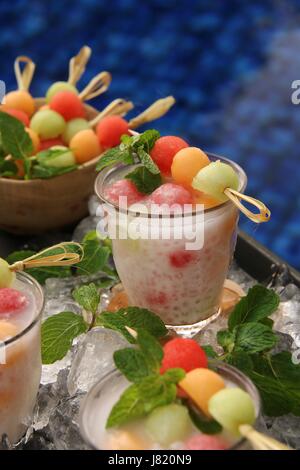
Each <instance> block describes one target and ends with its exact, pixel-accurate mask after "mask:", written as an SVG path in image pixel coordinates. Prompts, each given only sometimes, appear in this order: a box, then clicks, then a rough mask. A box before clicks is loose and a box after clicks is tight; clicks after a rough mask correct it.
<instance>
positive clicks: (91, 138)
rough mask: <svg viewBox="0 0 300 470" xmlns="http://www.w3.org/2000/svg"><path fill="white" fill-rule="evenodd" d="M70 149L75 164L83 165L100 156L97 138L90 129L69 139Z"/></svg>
mask: <svg viewBox="0 0 300 470" xmlns="http://www.w3.org/2000/svg"><path fill="white" fill-rule="evenodd" d="M69 147H70V149H71V150H72V152H73V153H74V156H75V158H76V162H77V163H85V162H88V161H89V160H92V159H93V158H95V157H98V156H99V155H100V154H101V147H100V144H99V141H98V137H97V136H96V134H95V132H94V131H93V130H92V129H84V130H82V131H80V132H78V133H77V134H75V135H74V137H73V138H72V139H71V141H70V144H69Z"/></svg>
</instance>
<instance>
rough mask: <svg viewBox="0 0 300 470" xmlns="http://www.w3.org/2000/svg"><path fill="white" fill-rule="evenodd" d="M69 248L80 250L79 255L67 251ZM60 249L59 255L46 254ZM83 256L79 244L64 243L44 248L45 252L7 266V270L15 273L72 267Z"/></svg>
mask: <svg viewBox="0 0 300 470" xmlns="http://www.w3.org/2000/svg"><path fill="white" fill-rule="evenodd" d="M70 246H74V247H76V248H79V249H80V254H79V253H73V252H72V251H68V250H69V249H70ZM59 248H61V249H62V252H61V253H57V254H48V255H47V253H49V252H50V253H51V251H52V250H55V249H59ZM83 255H84V250H83V247H82V245H80V243H76V242H65V243H59V244H57V245H54V246H51V247H50V248H46V249H45V250H43V251H41V252H40V253H37V254H35V255H33V256H30V257H29V258H26V259H24V260H22V261H17V262H16V263H14V264H12V265H11V266H9V269H10V270H11V271H13V272H15V271H24V269H28V268H39V267H45V266H72V265H73V264H76V263H79V262H80V261H81V260H82V258H83Z"/></svg>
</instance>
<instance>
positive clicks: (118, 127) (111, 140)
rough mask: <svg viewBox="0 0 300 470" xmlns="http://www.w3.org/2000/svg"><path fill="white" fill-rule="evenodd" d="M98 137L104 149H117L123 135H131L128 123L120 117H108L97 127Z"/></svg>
mask: <svg viewBox="0 0 300 470" xmlns="http://www.w3.org/2000/svg"><path fill="white" fill-rule="evenodd" d="M96 132H97V136H98V139H99V143H100V145H101V147H102V148H104V149H109V148H112V147H116V146H117V145H119V144H120V142H121V136H122V135H123V134H129V126H128V122H127V121H126V120H125V119H123V118H121V117H120V116H106V117H105V118H103V119H101V121H100V122H99V123H98V126H97V130H96Z"/></svg>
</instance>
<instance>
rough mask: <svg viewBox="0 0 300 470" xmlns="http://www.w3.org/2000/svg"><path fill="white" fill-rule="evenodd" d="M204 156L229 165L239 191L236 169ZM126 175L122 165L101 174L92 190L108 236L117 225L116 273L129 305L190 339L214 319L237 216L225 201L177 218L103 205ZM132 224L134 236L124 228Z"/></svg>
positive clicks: (242, 185)
mask: <svg viewBox="0 0 300 470" xmlns="http://www.w3.org/2000/svg"><path fill="white" fill-rule="evenodd" d="M208 156H209V158H210V160H211V161H216V160H221V161H224V162H225V163H227V164H230V165H231V167H232V168H233V169H234V171H235V172H236V174H237V175H238V178H239V188H238V190H239V191H240V192H243V191H244V190H245V187H246V183H247V177H246V174H245V173H244V171H243V170H242V168H241V167H240V166H239V165H237V164H236V163H234V162H232V161H230V160H227V159H225V158H222V157H219V156H216V155H211V154H208ZM131 170H132V167H124V166H117V167H114V168H113V169H109V170H104V171H102V172H101V173H100V174H99V176H98V178H97V180H96V185H95V191H96V194H97V195H98V197H99V198H100V200H101V202H102V207H103V214H104V215H105V216H106V219H107V221H108V225H110V229H109V230H108V233H109V235H110V236H111V232H112V230H111V228H112V226H113V225H115V226H117V227H116V230H115V231H114V235H113V236H111V238H112V246H113V257H114V261H115V265H116V268H117V271H118V274H119V276H120V279H121V282H122V284H123V286H124V289H125V291H126V294H127V295H128V299H129V303H130V305H134V306H138V307H142V308H147V309H149V310H151V311H153V312H155V313H157V314H158V315H159V316H160V317H161V318H162V320H163V321H164V323H165V324H166V325H167V326H168V327H169V328H170V329H173V330H175V331H176V333H177V334H179V335H182V336H186V337H192V336H194V335H195V334H196V333H197V332H199V331H200V330H201V329H202V328H204V327H205V326H206V325H207V324H208V323H210V322H211V321H213V320H214V319H215V318H216V317H217V316H218V314H219V311H220V309H219V306H220V300H221V295H222V289H223V285H224V281H225V278H226V275H227V272H228V268H229V264H230V262H231V259H232V257H233V252H234V248H235V243H236V237H237V223H238V217H239V211H238V209H237V208H236V206H235V205H234V204H233V203H232V202H231V201H230V200H228V201H226V202H224V203H221V204H219V205H218V206H216V207H211V208H207V209H203V206H202V205H201V206H197V208H196V210H194V209H193V208H191V209H190V213H186V212H183V213H180V214H179V213H177V212H175V213H171V214H168V215H165V214H164V213H163V214H161V213H160V214H157V213H153V212H151V211H150V212H149V211H148V212H143V211H141V210H138V208H137V209H136V208H135V207H136V206H138V205H134V206H129V208H127V209H126V210H124V208H123V207H122V206H115V205H114V204H112V203H111V202H109V200H107V198H106V197H105V189H106V188H107V187H108V186H109V185H110V184H112V183H114V182H116V181H118V180H120V179H122V178H124V177H125V176H126V173H128V172H129V171H131ZM198 207H200V209H199V210H198ZM125 216H126V217H125ZM124 217H125V219H124ZM112 220H113V222H112ZM137 223H138V225H139V237H137V236H136V235H135V234H132V233H131V231H130V230H129V228H128V227H129V226H130V225H131V226H134V225H136V224H137ZM165 228H166V229H167V230H166V231H165V232H163V230H164V229H165ZM124 232H125V236H124ZM166 233H167V236H166ZM153 234H154V236H153ZM193 237H194V239H193Z"/></svg>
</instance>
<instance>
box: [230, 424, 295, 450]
mask: <svg viewBox="0 0 300 470" xmlns="http://www.w3.org/2000/svg"><path fill="white" fill-rule="evenodd" d="M239 431H240V434H241V435H242V436H243V437H245V438H246V439H247V440H248V441H249V442H250V444H251V446H252V447H253V449H255V450H294V449H291V447H288V446H287V445H285V444H282V443H281V442H279V441H277V440H276V439H274V438H273V437H270V436H266V435H265V434H262V433H261V432H258V431H256V430H255V429H254V428H253V427H252V426H249V425H248V424H242V425H241V426H240V427H239Z"/></svg>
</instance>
